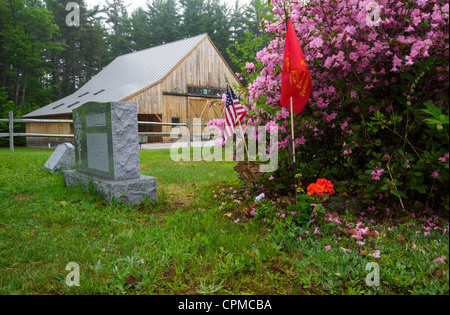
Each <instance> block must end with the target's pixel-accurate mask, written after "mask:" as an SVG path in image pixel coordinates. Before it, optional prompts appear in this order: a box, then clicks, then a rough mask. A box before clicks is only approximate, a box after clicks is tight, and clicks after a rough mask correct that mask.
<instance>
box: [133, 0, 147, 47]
mask: <svg viewBox="0 0 450 315" xmlns="http://www.w3.org/2000/svg"><path fill="white" fill-rule="evenodd" d="M130 24H131V30H130V41H131V43H130V44H131V47H132V49H133V50H142V49H146V48H149V47H150V46H152V38H151V33H150V19H149V15H148V14H147V12H145V10H144V9H142V8H138V9H137V10H135V11H134V12H133V13H132V14H131V18H130Z"/></svg>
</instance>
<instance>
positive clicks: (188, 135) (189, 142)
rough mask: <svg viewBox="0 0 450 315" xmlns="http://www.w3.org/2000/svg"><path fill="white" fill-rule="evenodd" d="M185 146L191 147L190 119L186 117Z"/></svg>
mask: <svg viewBox="0 0 450 315" xmlns="http://www.w3.org/2000/svg"><path fill="white" fill-rule="evenodd" d="M186 141H187V147H188V148H189V149H190V148H191V120H190V119H189V118H188V119H187V134H186Z"/></svg>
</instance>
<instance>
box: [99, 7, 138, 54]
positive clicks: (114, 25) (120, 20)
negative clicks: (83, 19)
mask: <svg viewBox="0 0 450 315" xmlns="http://www.w3.org/2000/svg"><path fill="white" fill-rule="evenodd" d="M106 3H107V5H106V7H105V9H104V10H105V12H106V15H107V19H106V23H107V24H108V25H109V26H110V28H111V31H110V34H109V35H108V37H107V41H108V43H109V45H110V47H111V52H112V55H113V57H118V56H120V55H124V54H127V53H129V52H131V51H132V50H131V46H130V39H131V36H130V33H131V23H130V19H129V18H128V12H127V8H126V6H125V5H124V3H123V0H112V2H108V1H106Z"/></svg>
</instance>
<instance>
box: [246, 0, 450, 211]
mask: <svg viewBox="0 0 450 315" xmlns="http://www.w3.org/2000/svg"><path fill="white" fill-rule="evenodd" d="M301 2H302V1H298V2H297V1H295V2H294V1H293V2H289V1H285V0H278V1H277V0H271V3H272V5H273V19H272V20H264V21H262V23H261V25H262V27H263V29H264V31H265V32H266V33H267V34H268V35H269V36H270V35H271V36H273V40H272V41H271V42H270V43H269V45H268V46H267V47H265V48H263V49H262V50H260V51H259V52H258V53H257V54H256V60H249V61H247V62H246V63H245V66H243V67H242V68H243V69H242V75H243V76H244V77H245V79H246V80H247V81H248V82H251V83H250V84H249V86H248V91H247V92H248V105H247V106H248V111H249V115H248V120H247V124H248V125H254V126H264V125H265V126H268V127H269V128H270V129H272V128H273V126H274V124H277V125H278V126H279V128H278V132H279V149H280V150H281V152H280V155H279V156H280V164H279V165H280V166H279V169H278V171H277V173H279V174H278V176H275V178H277V179H280V180H281V181H282V182H283V183H286V181H287V180H288V179H289V178H292V177H293V176H290V175H289V173H290V167H289V165H288V162H287V161H288V158H287V146H288V144H289V141H290V120H289V112H288V111H287V110H286V109H284V108H282V107H280V105H279V103H280V81H281V69H282V63H283V54H284V36H285V31H286V11H287V10H288V9H289V10H290V12H291V19H292V22H293V24H294V28H295V30H296V32H297V36H298V39H299V41H300V45H301V47H302V49H303V53H304V56H305V59H306V62H307V64H308V67H309V70H310V73H311V77H312V81H313V90H312V94H311V97H310V100H309V102H308V104H307V106H306V108H305V110H304V111H303V112H302V113H300V114H299V115H297V116H296V117H295V137H296V138H295V142H294V143H295V147H296V152H297V161H298V163H299V167H300V169H301V172H302V173H303V175H304V176H305V178H306V179H305V182H307V181H308V178H309V181H310V182H313V181H315V180H316V179H317V178H318V177H327V178H330V179H331V180H333V182H335V183H336V184H338V183H340V184H341V185H340V186H341V187H340V188H338V189H337V190H340V191H349V192H351V191H353V192H357V193H358V194H359V195H360V196H362V197H365V200H366V201H367V202H370V203H374V202H381V201H380V200H382V201H383V202H386V203H388V204H393V205H394V204H395V205H400V201H401V200H400V199H402V200H403V202H404V203H405V204H407V200H406V199H408V200H409V201H411V202H414V201H416V200H420V201H422V202H428V204H429V205H431V206H435V207H438V206H440V205H441V204H447V205H448V188H449V187H448V182H449V180H448V177H449V176H448V173H449V172H448V144H449V136H448V109H449V106H448V96H447V92H448V88H449V61H448V59H449V30H448V17H449V12H448V11H449V4H448V2H447V1H444V0H430V1H425V0H412V1H392V0H379V1H377V2H376V3H378V8H376V7H375V8H373V4H375V2H374V1H370V0H347V1H341V0H317V1H309V3H308V4H305V5H302V3H301ZM370 4H372V5H370ZM437 174H439V176H437ZM271 184H272V186H273V185H275V183H271ZM337 186H339V185H337Z"/></svg>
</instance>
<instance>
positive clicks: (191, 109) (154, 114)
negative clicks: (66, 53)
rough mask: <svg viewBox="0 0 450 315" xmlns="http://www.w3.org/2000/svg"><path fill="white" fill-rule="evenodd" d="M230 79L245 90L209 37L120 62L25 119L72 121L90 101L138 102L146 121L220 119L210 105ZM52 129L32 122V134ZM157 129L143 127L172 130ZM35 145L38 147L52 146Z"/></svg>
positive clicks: (151, 50)
mask: <svg viewBox="0 0 450 315" xmlns="http://www.w3.org/2000/svg"><path fill="white" fill-rule="evenodd" d="M226 80H228V81H229V82H230V83H236V84H238V85H240V83H239V81H238V80H237V78H236V76H235V74H234V73H233V71H232V70H231V68H230V67H229V66H228V65H227V63H226V61H225V60H224V58H223V57H222V56H221V54H220V53H219V52H218V50H217V48H216V47H215V45H214V44H213V42H212V41H211V39H210V38H209V36H208V35H207V34H201V35H198V36H194V37H191V38H186V39H183V40H179V41H176V42H172V43H167V44H164V45H161V46H157V47H152V48H149V49H145V50H142V51H138V52H134V53H130V54H126V55H123V56H120V57H117V58H116V59H115V60H114V61H113V62H111V63H110V64H109V65H108V66H107V67H105V68H104V69H103V70H102V71H101V72H99V73H98V74H97V75H96V76H94V77H93V78H92V79H91V80H90V81H89V82H87V83H86V84H85V85H84V86H82V87H81V88H80V89H79V90H78V91H77V92H75V93H74V94H72V95H69V96H67V97H65V98H63V99H61V100H58V101H56V102H53V103H51V104H49V105H47V106H45V107H42V108H40V109H38V110H36V111H34V112H32V113H29V114H27V115H25V116H23V117H24V118H42V119H48V118H54V117H56V116H58V117H67V118H68V119H70V117H71V113H72V110H73V109H75V108H77V107H79V106H81V105H82V104H84V103H86V102H109V101H126V102H136V103H137V105H138V115H139V120H140V121H142V120H144V121H156V122H173V121H174V119H175V120H177V121H179V122H186V121H187V118H199V116H200V115H202V117H203V118H204V119H208V118H219V117H220V115H221V112H220V110H219V109H216V108H214V109H209V108H206V106H205V105H206V100H207V99H209V98H217V94H218V93H222V92H223V91H224V90H225V89H226V83H227V82H226ZM50 125H51V124H33V123H29V124H27V132H30V133H40V134H51V133H52V132H49V131H48V130H46V129H47V128H49V127H50ZM141 127H142V128H141ZM61 128H67V126H66V127H62V126H61ZM156 128H157V129H154V128H152V127H151V126H147V127H145V126H140V131H170V128H168V127H166V128H165V129H164V130H161V128H158V127H156ZM166 129H167V130H166ZM60 134H61V133H60ZM29 140H30V141H28V144H29V145H32V146H43V145H46V143H47V142H48V139H40V140H39V141H38V142H43V143H42V144H40V143H37V142H36V141H35V140H38V139H31V138H29ZM66 140H67V139H66ZM157 140H159V141H161V140H162V139H157ZM59 142H61V141H59ZM52 144H56V143H55V142H54V141H52Z"/></svg>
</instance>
